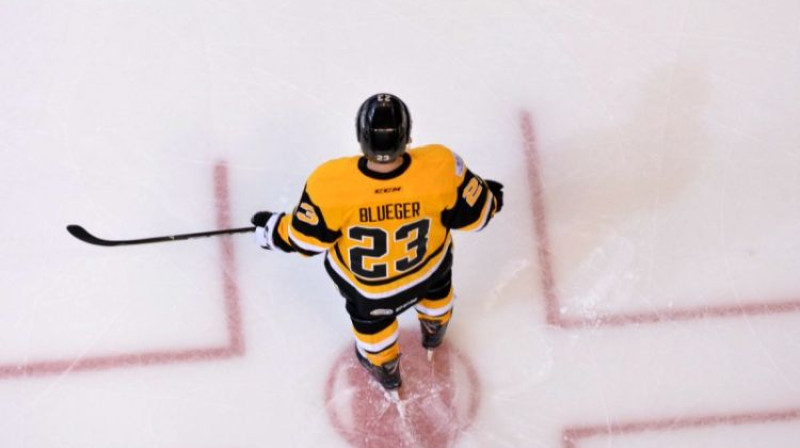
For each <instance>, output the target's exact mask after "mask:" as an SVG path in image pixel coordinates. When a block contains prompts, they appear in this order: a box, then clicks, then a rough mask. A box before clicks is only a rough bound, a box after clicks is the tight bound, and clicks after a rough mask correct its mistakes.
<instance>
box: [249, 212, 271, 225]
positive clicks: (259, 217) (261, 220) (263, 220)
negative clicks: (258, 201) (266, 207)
mask: <svg viewBox="0 0 800 448" xmlns="http://www.w3.org/2000/svg"><path fill="white" fill-rule="evenodd" d="M272 215H273V213H272V212H268V211H263V212H257V213H256V214H255V215H253V217H252V218H250V222H252V223H253V225H254V226H256V227H265V226H266V225H267V221H269V218H271V217H272Z"/></svg>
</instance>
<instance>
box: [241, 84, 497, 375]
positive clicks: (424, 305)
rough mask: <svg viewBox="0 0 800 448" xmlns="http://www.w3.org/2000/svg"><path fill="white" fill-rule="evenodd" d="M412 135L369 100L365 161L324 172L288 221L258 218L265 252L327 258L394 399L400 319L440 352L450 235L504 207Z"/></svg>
mask: <svg viewBox="0 0 800 448" xmlns="http://www.w3.org/2000/svg"><path fill="white" fill-rule="evenodd" d="M410 133H411V116H410V114H409V111H408V108H407V107H406V105H405V103H403V101H401V100H400V99H399V98H397V97H396V96H394V95H391V94H386V93H382V94H378V95H374V96H371V97H370V98H368V99H367V100H366V101H364V103H363V104H362V105H361V107H360V108H359V110H358V114H357V116H356V135H357V137H358V142H359V143H360V145H361V151H362V152H363V156H353V157H345V158H339V159H335V160H331V161H329V162H326V163H324V164H322V165H321V166H319V167H318V168H317V169H316V170H315V171H314V172H313V173H312V174H311V175H310V176H309V178H308V180H307V182H306V185H305V189H304V190H303V194H302V196H301V198H300V202H299V203H298V205H297V207H296V208H295V209H294V211H293V212H292V213H291V214H285V213H275V212H270V211H261V212H258V213H256V214H255V215H254V216H253V218H252V222H253V224H254V225H255V226H256V231H255V238H256V242H257V243H258V244H259V245H260V246H261V247H263V248H265V249H269V250H274V249H277V250H281V251H284V252H299V253H300V254H303V255H308V256H312V255H317V254H324V256H325V269H326V270H327V272H328V275H329V276H330V277H331V279H332V280H333V282H334V283H335V284H336V286H337V287H338V289H339V292H340V293H341V294H342V296H344V298H345V299H346V305H345V307H346V309H347V312H348V313H349V315H350V319H351V321H352V325H353V331H354V333H355V339H356V343H355V355H356V357H357V358H358V360H359V362H360V363H361V364H362V365H363V366H364V367H365V368H366V369H367V370H368V371H369V372H370V373H371V374H372V375H373V376H374V377H375V378H376V379H377V380H378V381H379V382H380V383H381V385H383V387H384V388H386V389H387V390H389V391H391V390H394V389H397V388H399V387H400V386H401V383H402V381H401V377H400V369H399V363H400V347H399V345H398V323H397V318H396V316H397V315H399V314H400V313H402V312H403V311H405V310H407V309H409V308H411V307H414V308H415V310H416V312H417V316H418V318H419V322H420V328H421V331H422V345H423V346H424V347H425V348H426V349H428V350H429V355H430V353H431V352H430V351H431V350H433V349H435V348H436V347H438V346H439V345H440V344H441V343H442V338H443V337H444V334H445V331H446V329H447V325H448V323H449V321H450V317H451V316H452V313H453V286H452V282H451V266H452V262H453V252H452V240H451V235H450V230H452V229H459V230H480V229H483V228H484V227H485V226H486V225H487V224H488V223H489V221H490V220H491V219H492V218H493V217H494V215H495V214H496V213H497V212H499V211H500V209H501V208H502V207H503V186H502V184H500V183H499V182H495V181H491V180H488V181H484V180H483V179H481V178H480V177H478V176H477V175H475V174H474V173H472V172H471V171H470V170H469V169H468V168H467V167H466V165H465V164H464V161H463V160H461V158H460V157H459V156H458V155H456V154H455V153H453V152H451V151H450V150H449V149H447V148H446V147H444V146H441V145H428V146H421V147H417V148H413V149H412V148H410V147H409V143H410V142H411V138H410Z"/></svg>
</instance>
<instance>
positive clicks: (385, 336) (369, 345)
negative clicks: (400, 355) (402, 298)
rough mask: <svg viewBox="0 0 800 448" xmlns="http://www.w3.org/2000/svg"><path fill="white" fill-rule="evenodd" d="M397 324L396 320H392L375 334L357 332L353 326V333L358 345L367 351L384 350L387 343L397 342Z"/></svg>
mask: <svg viewBox="0 0 800 448" xmlns="http://www.w3.org/2000/svg"><path fill="white" fill-rule="evenodd" d="M398 328H399V325H398V323H397V320H395V321H394V322H392V324H391V325H389V326H388V327H386V328H384V329H383V330H381V331H379V332H377V333H375V334H366V333H359V332H358V330H356V329H355V327H353V333H354V334H355V335H356V342H357V343H358V345H359V347H361V348H363V349H364V350H365V351H369V352H380V351H382V350H385V349H386V347H388V346H389V345H391V344H393V343H395V342H397V338H398V336H399V334H400V333H399V331H398Z"/></svg>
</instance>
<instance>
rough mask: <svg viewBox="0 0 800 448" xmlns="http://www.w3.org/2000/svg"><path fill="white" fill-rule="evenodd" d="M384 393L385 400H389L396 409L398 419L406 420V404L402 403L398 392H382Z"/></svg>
mask: <svg viewBox="0 0 800 448" xmlns="http://www.w3.org/2000/svg"><path fill="white" fill-rule="evenodd" d="M384 392H385V393H386V398H388V399H389V401H391V402H392V403H394V405H395V406H396V407H397V413H398V414H400V418H403V419H405V418H406V404H405V403H403V400H401V399H400V391H399V390H387V391H384Z"/></svg>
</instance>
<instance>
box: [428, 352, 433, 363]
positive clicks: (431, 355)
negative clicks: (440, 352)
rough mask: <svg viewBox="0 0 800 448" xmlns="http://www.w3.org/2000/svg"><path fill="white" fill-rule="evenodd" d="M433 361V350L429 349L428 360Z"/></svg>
mask: <svg viewBox="0 0 800 448" xmlns="http://www.w3.org/2000/svg"><path fill="white" fill-rule="evenodd" d="M431 361H433V350H431V349H428V362H431Z"/></svg>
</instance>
